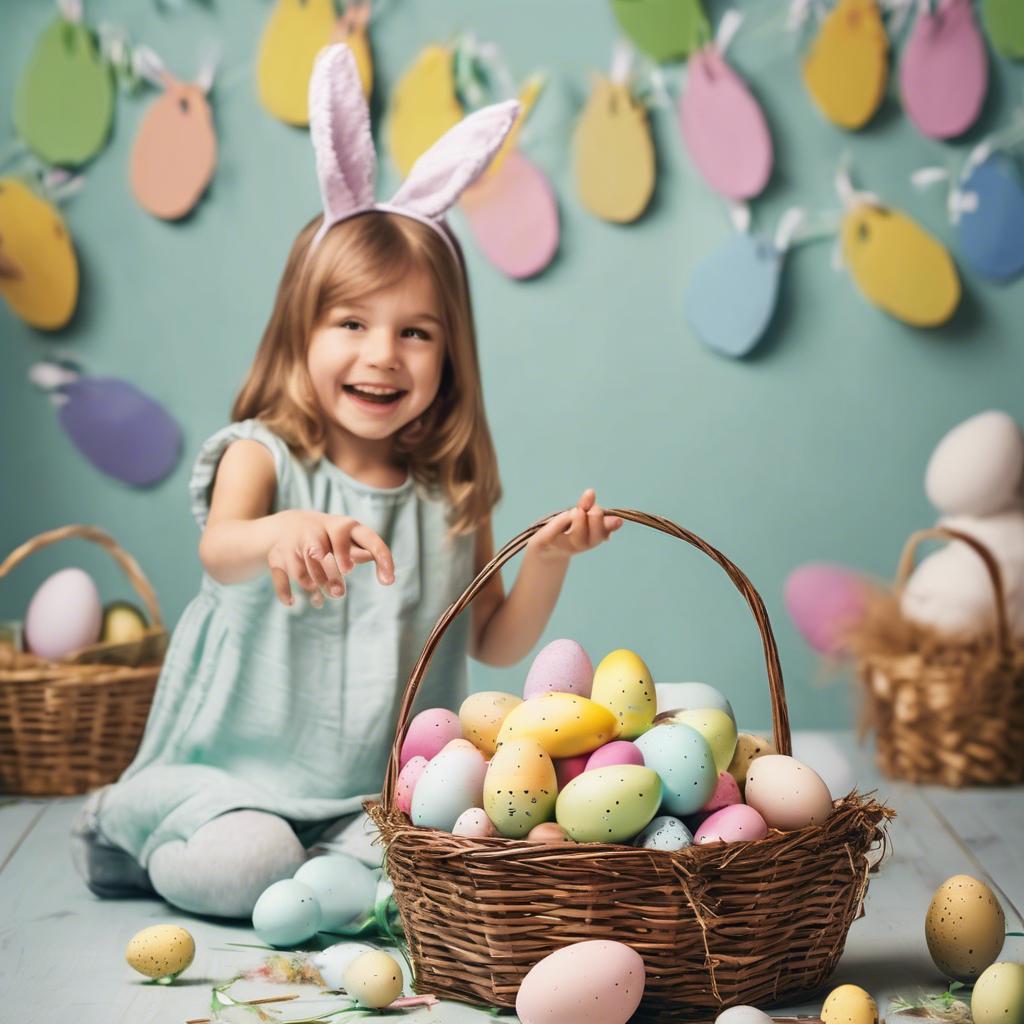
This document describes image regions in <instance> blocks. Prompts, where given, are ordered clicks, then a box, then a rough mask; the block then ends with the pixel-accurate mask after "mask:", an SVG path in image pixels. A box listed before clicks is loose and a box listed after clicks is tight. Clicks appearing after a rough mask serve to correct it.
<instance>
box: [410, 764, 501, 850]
mask: <svg viewBox="0 0 1024 1024" xmlns="http://www.w3.org/2000/svg"><path fill="white" fill-rule="evenodd" d="M486 773H487V766H486V764H485V762H484V755H483V754H481V753H480V751H479V750H476V749H475V748H474V749H472V750H466V749H464V748H456V749H454V750H442V751H441V752H440V753H439V754H437V755H436V756H435V757H433V758H432V759H431V760H430V762H429V763H428V764H427V767H426V768H424V769H423V774H422V775H421V776H420V779H419V782H417V783H416V789H415V790H414V791H413V794H412V814H411V817H412V823H413V824H414V825H419V826H420V827H423V828H436V829H440V830H441V831H442V832H451V830H452V829H453V828H454V827H455V822H456V821H458V820H459V815H460V814H462V812H463V811H468V810H469V809H470V807H481V806H482V805H483V802H484V800H483V797H484V776H485V774H486Z"/></svg>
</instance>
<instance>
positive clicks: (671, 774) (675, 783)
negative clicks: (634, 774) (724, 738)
mask: <svg viewBox="0 0 1024 1024" xmlns="http://www.w3.org/2000/svg"><path fill="white" fill-rule="evenodd" d="M634 742H635V743H636V745H637V746H638V747H639V748H640V752H641V753H642V754H643V755H644V764H645V765H646V766H647V767H648V768H653V769H654V771H656V772H657V773H658V776H659V777H660V778H661V786H662V796H661V809H662V811H664V812H666V813H668V814H671V815H674V816H675V817H680V816H682V815H684V814H693V813H694V811H699V810H700V809H701V808H702V807H703V806H704V804H706V803H707V802H708V799H709V798H710V797H711V794H712V793H713V792H714V790H715V784H716V783H717V782H718V772H717V770H716V769H715V758H714V756H713V755H712V753H711V747H710V746H709V745H708V741H707V740H706V739H704V737H703V736H701V734H700V733H699V732H697V730H696V729H691V728H690V726H688V725H683V724H682V723H672V724H668V725H656V726H654V728H653V729H648V730H647V732H645V733H644V734H643V735H642V736H638V737H637V738H636V740H634Z"/></svg>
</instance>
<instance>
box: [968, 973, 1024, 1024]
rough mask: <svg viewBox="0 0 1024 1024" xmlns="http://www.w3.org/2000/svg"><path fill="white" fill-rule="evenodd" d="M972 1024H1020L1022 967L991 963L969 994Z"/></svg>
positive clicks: (1023, 1014)
mask: <svg viewBox="0 0 1024 1024" xmlns="http://www.w3.org/2000/svg"><path fill="white" fill-rule="evenodd" d="M971 1017H972V1018H973V1019H974V1024H1024V964H1012V963H994V964H991V965H990V966H989V967H986V968H985V970H984V971H982V972H981V976H980V977H979V978H978V980H977V981H976V982H975V983H974V991H973V992H972V993H971Z"/></svg>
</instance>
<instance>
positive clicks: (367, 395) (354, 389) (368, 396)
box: [341, 384, 405, 405]
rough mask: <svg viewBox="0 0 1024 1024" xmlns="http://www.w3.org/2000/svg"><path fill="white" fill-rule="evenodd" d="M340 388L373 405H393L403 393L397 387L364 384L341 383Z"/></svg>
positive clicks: (347, 393)
mask: <svg viewBox="0 0 1024 1024" xmlns="http://www.w3.org/2000/svg"><path fill="white" fill-rule="evenodd" d="M341 390H342V391H344V392H345V394H346V395H351V396H352V397H353V398H358V399H359V400H360V401H361V402H370V403H371V404H373V405H394V404H395V402H397V401H398V400H399V399H400V398H401V397H402V396H403V395H404V394H405V392H404V391H402V390H401V389H399V388H378V387H372V386H370V385H366V384H342V386H341Z"/></svg>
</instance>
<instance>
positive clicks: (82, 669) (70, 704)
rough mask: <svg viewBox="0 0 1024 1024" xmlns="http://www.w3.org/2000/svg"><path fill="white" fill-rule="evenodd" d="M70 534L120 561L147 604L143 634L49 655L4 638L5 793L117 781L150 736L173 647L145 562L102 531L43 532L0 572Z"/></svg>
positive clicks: (0, 788) (66, 791) (1, 786)
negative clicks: (152, 709) (156, 695)
mask: <svg viewBox="0 0 1024 1024" xmlns="http://www.w3.org/2000/svg"><path fill="white" fill-rule="evenodd" d="M72 537H77V538H81V539H83V540H88V541H92V542H93V543H95V544H98V545H99V546H100V547H102V548H103V549H104V550H105V551H107V552H109V553H110V555H111V556H112V557H113V558H114V560H115V561H116V562H117V563H118V565H120V567H121V569H122V570H123V571H124V573H125V575H126V576H127V577H128V579H129V581H130V582H131V584H132V586H133V587H134V588H135V590H136V592H137V593H138V595H139V597H140V598H142V601H143V602H144V604H145V605H146V608H147V610H148V611H149V616H150V624H149V627H148V628H147V630H146V632H145V633H144V634H143V636H142V637H140V638H139V639H138V640H135V641H132V642H129V643H119V644H110V643H107V644H103V643H100V644H93V645H91V646H89V647H84V648H82V649H81V650H79V651H76V652H74V653H73V654H71V655H69V656H68V657H67V658H64V659H62V660H61V661H48V660H47V659H45V658H40V657H37V656H36V655H33V654H25V653H22V652H21V651H16V650H15V649H14V648H13V647H11V646H10V645H6V644H0V792H5V793H20V794H26V795H30V796H57V795H60V796H73V795H75V794H78V793H84V792H86V791H87V790H89V789H91V788H93V787H95V786H100V785H103V784H104V783H107V782H112V781H114V780H115V779H116V778H117V777H118V776H119V775H120V774H121V772H122V771H123V770H124V769H125V768H126V767H127V765H128V763H129V762H130V761H131V759H132V757H133V756H134V755H135V751H136V749H137V748H138V745H139V740H140V739H141V738H142V733H143V730H144V729H145V727H146V719H147V717H148V715H149V706H150V703H151V702H152V699H153V690H154V688H155V687H156V681H157V677H158V676H159V675H160V665H161V662H162V661H163V656H164V652H165V651H166V649H167V631H166V629H164V625H163V619H162V616H161V614H160V606H159V604H158V603H157V599H156V594H155V593H154V591H153V588H152V586H151V585H150V583H149V580H147V579H146V577H145V575H143V572H142V570H141V569H140V568H139V565H138V563H137V562H136V561H135V559H134V558H132V557H131V555H129V554H127V553H126V552H125V551H124V550H122V549H121V548H120V547H118V545H117V544H116V543H115V542H114V540H113V539H112V538H111V537H110V536H109V535H108V534H106V533H104V531H103V530H100V529H98V528H96V527H94V526H64V527H61V528H60V529H57V530H51V531H49V532H47V533H41V534H39V536H38V537H34V538H32V540H29V541H26V542H25V543H24V544H22V545H21V547H19V548H17V549H15V550H14V551H12V552H11V554H10V555H9V556H8V557H7V558H6V559H5V560H4V562H3V563H2V564H0V579H2V578H3V577H5V576H6V575H7V574H8V573H9V572H10V571H11V570H12V569H14V568H15V566H17V565H19V564H20V563H21V562H23V561H24V560H25V559H26V558H28V556H29V555H32V554H34V553H35V552H37V551H39V550H41V549H42V548H45V547H49V546H50V545H51V544H56V543H58V542H59V541H62V540H67V539H69V538H72Z"/></svg>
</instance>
